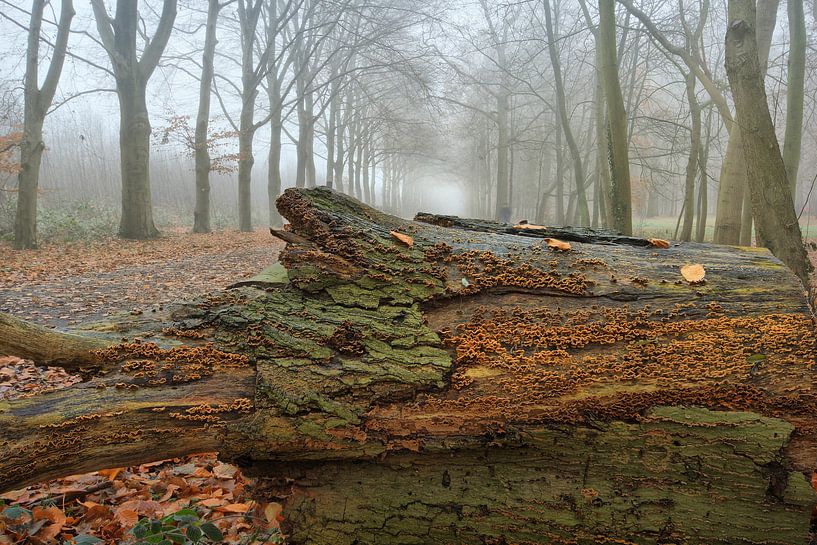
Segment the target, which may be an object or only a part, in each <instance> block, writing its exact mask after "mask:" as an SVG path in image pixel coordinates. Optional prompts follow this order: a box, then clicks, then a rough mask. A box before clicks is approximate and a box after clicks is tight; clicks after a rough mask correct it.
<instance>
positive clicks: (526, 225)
mask: <svg viewBox="0 0 817 545" xmlns="http://www.w3.org/2000/svg"><path fill="white" fill-rule="evenodd" d="M513 228H514V229H520V230H522V229H526V230H531V231H536V230H537V229H547V227H545V226H544V225H533V224H531V223H520V224H519V225H514V226H513Z"/></svg>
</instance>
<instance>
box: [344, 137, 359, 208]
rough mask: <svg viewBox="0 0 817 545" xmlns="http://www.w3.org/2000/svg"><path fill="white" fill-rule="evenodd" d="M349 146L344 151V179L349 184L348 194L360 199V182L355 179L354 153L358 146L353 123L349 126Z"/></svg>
mask: <svg viewBox="0 0 817 545" xmlns="http://www.w3.org/2000/svg"><path fill="white" fill-rule="evenodd" d="M348 132H349V147H348V149H347V152H346V180H347V182H346V183H348V184H349V195H353V196H354V197H355V198H356V199H358V200H360V183H359V180H355V153H356V151H357V147H358V140H357V136H356V135H355V127H354V125H352V126H350V127H349V131H348Z"/></svg>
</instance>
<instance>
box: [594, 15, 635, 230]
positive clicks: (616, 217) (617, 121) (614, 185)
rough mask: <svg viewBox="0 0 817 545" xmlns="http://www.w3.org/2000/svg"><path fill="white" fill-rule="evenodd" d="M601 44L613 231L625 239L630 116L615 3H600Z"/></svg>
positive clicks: (629, 215)
mask: <svg viewBox="0 0 817 545" xmlns="http://www.w3.org/2000/svg"><path fill="white" fill-rule="evenodd" d="M599 41H600V42H601V44H602V47H601V50H602V54H601V56H602V61H603V63H602V74H603V76H604V78H603V81H604V95H605V97H606V99H607V120H608V121H607V123H608V128H609V146H610V174H611V198H612V202H611V203H610V209H611V211H612V215H613V217H612V219H613V222H612V223H613V227H614V228H616V229H618V230H619V231H621V232H622V233H624V234H626V235H630V234H632V232H633V217H632V216H633V214H632V201H631V199H632V198H631V196H630V157H629V152H628V144H627V142H628V138H627V113H626V112H625V110H624V98H623V97H622V95H621V85H620V84H619V79H618V65H617V63H616V27H615V1H614V0H599Z"/></svg>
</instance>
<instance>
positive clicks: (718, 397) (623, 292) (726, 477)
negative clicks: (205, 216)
mask: <svg viewBox="0 0 817 545" xmlns="http://www.w3.org/2000/svg"><path fill="white" fill-rule="evenodd" d="M278 206H279V210H280V211H281V213H282V214H283V215H284V216H285V217H286V218H287V219H288V220H289V221H290V222H291V229H290V230H289V231H283V232H273V234H275V235H276V236H279V237H280V238H283V239H284V240H286V241H287V246H286V249H285V250H284V251H283V253H282V255H281V266H276V267H273V268H270V269H268V270H266V271H264V273H263V274H260V275H259V276H258V277H256V278H254V279H250V280H249V281H244V282H240V283H237V284H236V285H235V286H234V287H233V288H232V289H228V290H224V291H220V292H216V293H212V294H209V295H207V296H205V297H202V298H201V299H199V300H196V301H192V302H188V303H183V304H178V305H175V306H174V307H173V308H170V309H166V311H165V312H164V313H157V314H156V315H155V316H151V317H148V318H145V317H138V318H133V317H131V318H129V319H128V320H124V321H123V322H122V323H118V324H108V325H105V326H101V325H98V324H97V325H96V326H94V327H93V328H91V329H87V330H84V331H75V332H74V334H75V335H79V337H71V339H72V340H74V341H76V340H77V338H81V339H86V340H87V339H91V340H90V341H88V347H87V349H86V350H84V351H83V350H79V352H77V346H78V345H77V343H67V344H66V343H65V342H64V339H63V340H61V337H60V334H58V333H50V335H53V336H43V337H41V338H40V339H39V340H38V343H43V344H44V346H40V347H39V348H38V349H36V350H34V349H32V348H31V347H30V346H29V345H30V343H23V342H21V339H19V338H12V337H13V336H14V335H13V333H14V332H19V331H20V330H21V324H20V323H19V321H15V320H8V319H7V320H0V353H8V354H12V355H14V354H17V353H19V354H21V355H25V356H26V357H34V358H35V359H37V355H38V354H43V355H47V357H46V356H43V361H45V360H47V361H49V362H52V363H54V362H56V363H58V364H62V365H64V366H66V367H67V368H83V369H85V368H87V367H88V362H91V363H92V364H93V365H91V366H90V367H91V370H90V371H88V370H87V369H86V372H88V373H89V374H90V378H89V379H88V380H87V381H85V382H83V383H81V384H78V385H76V386H73V387H71V388H68V389H65V390H60V391H55V392H50V393H47V394H42V395H37V396H32V397H30V398H25V399H20V400H15V401H9V402H0V454H2V456H0V489H3V490H7V489H11V488H15V487H20V486H23V485H26V484H29V483H32V482H35V481H39V480H43V479H46V478H50V477H55V476H59V475H65V474H68V473H75V472H79V471H85V470H90V469H97V468H101V467H112V466H120V465H124V464H132V463H138V462H146V461H151V460H154V459H160V458H167V457H171V456H177V455H181V454H184V453H191V452H197V451H202V450H219V451H220V456H221V457H222V458H224V459H227V460H231V461H234V462H235V463H237V464H239V465H241V466H242V467H243V468H244V469H245V470H246V471H248V472H250V473H252V474H254V475H256V476H259V477H260V481H259V489H258V491H257V493H258V494H259V495H263V496H266V497H269V498H275V499H276V500H277V501H280V502H281V503H283V504H284V506H285V510H284V515H285V517H286V520H287V525H288V526H287V528H288V531H289V532H290V534H291V542H292V543H317V544H333V545H335V544H353V543H383V544H392V543H395V544H398V543H399V544H410V543H475V544H476V543H479V544H483V543H497V544H499V543H639V544H640V543H707V544H712V543H764V544H769V543H780V544H783V543H786V544H788V543H798V542H804V541H805V540H806V538H807V536H808V534H809V528H810V522H811V521H810V517H811V512H812V509H813V507H814V505H815V494H814V491H813V490H812V488H811V486H810V477H811V473H812V471H813V469H814V465H815V460H817V448H815V446H816V445H817V443H816V442H815V439H816V438H817V435H816V434H815V420H814V415H815V414H817V396H815V392H814V391H813V385H814V378H815V376H814V364H815V334H814V325H813V322H812V318H811V314H810V311H809V308H808V305H807V302H806V298H805V295H804V292H803V288H802V286H801V285H800V283H799V281H798V280H797V278H796V277H795V276H794V275H793V274H792V273H791V272H790V271H788V270H787V269H786V268H785V267H784V266H783V265H782V264H781V263H780V262H779V261H778V260H776V259H775V258H773V257H772V256H771V255H770V254H769V253H768V252H767V251H766V250H761V249H750V248H733V247H723V246H713V245H706V244H672V245H671V246H670V247H669V248H662V247H661V246H663V244H662V243H661V241H652V242H651V241H647V240H644V239H638V238H633V237H622V236H619V235H617V234H615V233H611V232H606V231H593V230H570V229H561V230H552V229H544V228H538V227H537V226H510V225H505V224H498V223H495V222H486V221H477V220H461V219H459V218H451V217H445V216H430V215H421V216H419V217H418V219H419V220H422V221H414V222H412V221H407V220H402V219H400V218H396V217H393V216H388V215H385V214H382V213H380V212H378V211H376V210H374V209H372V208H369V207H366V206H364V205H362V204H360V203H358V202H356V201H354V200H353V199H351V198H348V197H345V196H343V195H340V194H337V193H334V192H332V191H330V190H327V189H314V190H289V191H287V192H286V193H285V194H284V195H283V196H282V197H281V198H280V199H279V202H278ZM565 243H567V244H565ZM688 264H700V265H702V267H703V269H704V271H705V279H704V281H701V282H690V281H688V280H687V279H685V278H684V276H683V275H682V274H681V272H680V268H681V267H682V266H684V265H688ZM8 324H13V326H14V327H13V328H12V327H11V326H8ZM23 326H24V327H23V329H26V327H28V326H27V325H25V324H23ZM15 334H16V333H15ZM83 342H84V341H83ZM99 343H103V344H104V348H99V347H98V346H97V345H98V344H99ZM81 344H82V343H80V345H81ZM20 346H26V347H28V348H26V351H25V353H23V352H22V349H20V348H19V347H20ZM62 346H70V350H68V349H67V348H66V352H65V354H60V353H59V352H60V347H62Z"/></svg>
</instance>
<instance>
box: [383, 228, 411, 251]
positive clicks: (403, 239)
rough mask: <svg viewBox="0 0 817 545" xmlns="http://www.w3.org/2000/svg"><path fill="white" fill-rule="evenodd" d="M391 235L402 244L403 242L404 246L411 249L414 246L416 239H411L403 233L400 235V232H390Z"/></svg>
mask: <svg viewBox="0 0 817 545" xmlns="http://www.w3.org/2000/svg"><path fill="white" fill-rule="evenodd" d="M389 234H390V235H391V236H392V237H394V238H395V239H396V240H399V241H400V242H402V243H403V244H405V245H406V246H408V247H409V248H411V247H412V246H414V239H413V238H411V237H410V236H408V235H404V234H403V233H400V232H399V231H389Z"/></svg>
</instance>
